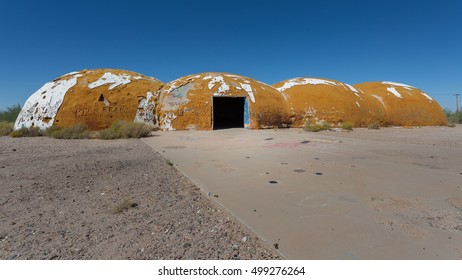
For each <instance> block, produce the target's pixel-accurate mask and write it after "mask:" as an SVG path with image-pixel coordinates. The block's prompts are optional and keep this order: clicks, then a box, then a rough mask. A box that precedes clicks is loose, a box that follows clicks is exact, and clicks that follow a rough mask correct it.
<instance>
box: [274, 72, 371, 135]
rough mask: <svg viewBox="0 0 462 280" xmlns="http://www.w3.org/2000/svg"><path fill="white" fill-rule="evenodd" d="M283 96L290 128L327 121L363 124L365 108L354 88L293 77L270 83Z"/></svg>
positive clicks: (323, 80) (360, 94)
mask: <svg viewBox="0 0 462 280" xmlns="http://www.w3.org/2000/svg"><path fill="white" fill-rule="evenodd" d="M273 86H274V87H275V88H276V89H277V90H279V91H280V92H281V93H282V94H283V95H284V96H285V98H286V100H287V102H288V104H289V108H290V113H291V118H292V127H303V126H305V125H306V123H307V121H308V119H309V121H310V122H312V123H320V122H322V121H326V122H328V123H330V124H332V125H339V124H341V123H345V122H351V123H352V124H354V125H355V126H362V125H365V124H366V121H365V115H367V107H366V106H365V103H364V100H363V95H364V94H363V93H361V92H360V91H358V90H357V89H355V88H354V87H352V86H350V85H348V84H345V83H341V82H337V81H334V80H327V79H318V78H294V79H289V80H285V81H282V82H279V83H276V84H274V85H273Z"/></svg>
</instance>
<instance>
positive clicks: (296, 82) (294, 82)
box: [276, 78, 337, 91]
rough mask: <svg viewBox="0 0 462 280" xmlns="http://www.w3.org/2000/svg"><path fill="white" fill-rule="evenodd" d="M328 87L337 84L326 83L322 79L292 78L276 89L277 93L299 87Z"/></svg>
mask: <svg viewBox="0 0 462 280" xmlns="http://www.w3.org/2000/svg"><path fill="white" fill-rule="evenodd" d="M308 84H309V85H328V86H336V85H337V83H335V82H332V81H327V80H324V79H315V78H294V79H290V80H288V81H286V82H285V83H284V85H283V86H282V87H278V88H276V89H277V90H279V91H285V90H287V89H289V88H292V87H294V86H301V85H308Z"/></svg>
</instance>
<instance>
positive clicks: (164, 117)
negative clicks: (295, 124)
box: [157, 73, 288, 130]
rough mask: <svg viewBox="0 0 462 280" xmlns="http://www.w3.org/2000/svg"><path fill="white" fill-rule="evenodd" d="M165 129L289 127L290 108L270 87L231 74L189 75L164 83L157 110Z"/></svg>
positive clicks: (161, 126) (280, 95)
mask: <svg viewBox="0 0 462 280" xmlns="http://www.w3.org/2000/svg"><path fill="white" fill-rule="evenodd" d="M157 113H158V116H159V124H160V128H161V129H164V130H184V129H197V130H211V129H216V128H220V127H249V128H253V129H258V128H270V127H283V126H287V116H288V108H287V104H286V102H285V100H284V98H283V96H282V94H281V93H280V92H279V91H277V90H276V89H274V88H273V87H271V86H270V85H267V84H264V83H262V82H259V81H256V80H254V79H251V78H248V77H244V76H239V75H233V74H228V73H202V74H196V75H189V76H186V77H182V78H179V79H177V80H175V81H172V82H170V83H167V84H165V86H164V87H163V88H162V90H161V91H160V94H159V106H158V109H157Z"/></svg>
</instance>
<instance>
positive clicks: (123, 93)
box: [15, 69, 162, 130]
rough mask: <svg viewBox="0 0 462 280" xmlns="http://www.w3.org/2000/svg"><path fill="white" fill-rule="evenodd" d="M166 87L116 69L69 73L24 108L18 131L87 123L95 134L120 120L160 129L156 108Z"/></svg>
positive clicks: (39, 92) (41, 92)
mask: <svg viewBox="0 0 462 280" xmlns="http://www.w3.org/2000/svg"><path fill="white" fill-rule="evenodd" d="M161 86H162V83H161V82H160V81H159V80H157V79H155V78H152V77H147V76H144V75H141V74H138V73H135V72H130V71H124V70H115V69H95V70H82V71H79V72H72V73H68V74H66V75H64V76H61V77H59V78H57V79H55V80H53V81H51V82H49V83H46V84H45V85H43V86H42V87H41V88H40V89H39V90H37V91H36V92H35V93H33V94H32V95H31V96H30V97H29V99H28V100H27V101H26V103H25V104H24V106H23V108H22V110H21V112H20V114H19V116H18V118H17V119H16V123H15V129H19V128H21V127H31V126H35V127H39V128H42V129H45V128H48V127H50V126H51V125H53V124H57V125H60V126H64V127H65V126H71V125H74V124H78V123H85V124H87V125H88V126H89V128H90V129H92V130H100V129H103V128H107V127H109V126H110V125H111V124H112V123H113V122H115V121H117V120H125V121H130V122H133V121H137V122H145V123H148V124H150V125H152V126H156V125H157V120H156V118H155V107H156V104H157V92H158V90H159V88H160V87H161Z"/></svg>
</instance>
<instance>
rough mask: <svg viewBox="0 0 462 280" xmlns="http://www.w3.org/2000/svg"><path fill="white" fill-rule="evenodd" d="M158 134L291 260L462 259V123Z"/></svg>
mask: <svg viewBox="0 0 462 280" xmlns="http://www.w3.org/2000/svg"><path fill="white" fill-rule="evenodd" d="M156 135H158V137H153V138H146V139H144V140H143V141H144V142H146V143H147V144H149V145H151V146H152V147H153V148H154V149H155V150H157V151H158V152H159V153H161V154H162V155H163V156H164V157H166V158H168V159H169V160H170V161H171V162H173V163H174V164H175V167H177V168H178V169H179V170H181V171H182V172H183V173H184V174H186V176H188V178H190V179H191V180H192V181H193V182H196V183H197V185H198V186H200V187H201V188H203V189H204V190H205V191H208V192H211V193H212V194H213V195H217V197H214V196H212V199H213V200H215V201H216V202H217V203H219V204H221V205H223V207H224V208H225V209H227V210H228V211H229V212H230V213H232V215H234V216H236V217H237V218H238V219H239V221H241V222H242V223H243V224H245V225H247V226H248V227H249V228H250V229H251V230H252V231H253V232H255V233H256V234H257V235H258V236H259V237H261V238H262V240H265V241H266V242H267V244H271V245H273V246H274V247H277V250H278V252H279V253H280V254H281V255H282V256H283V257H284V258H287V259H461V258H462V216H461V213H462V212H461V211H462V210H461V209H462V207H461V205H462V204H461V203H462V192H461V191H462V186H461V178H462V169H461V166H462V149H461V147H462V146H461V144H462V140H461V139H462V126H458V127H455V128H449V127H425V128H412V129H411V128H381V129H380V130H367V129H355V130H354V131H352V132H335V131H326V132H322V133H309V132H305V131H303V130H301V129H299V130H297V129H288V130H285V129H279V130H273V129H268V130H258V131H249V130H245V129H238V128H235V129H226V130H217V131H176V132H173V133H172V132H156Z"/></svg>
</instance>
